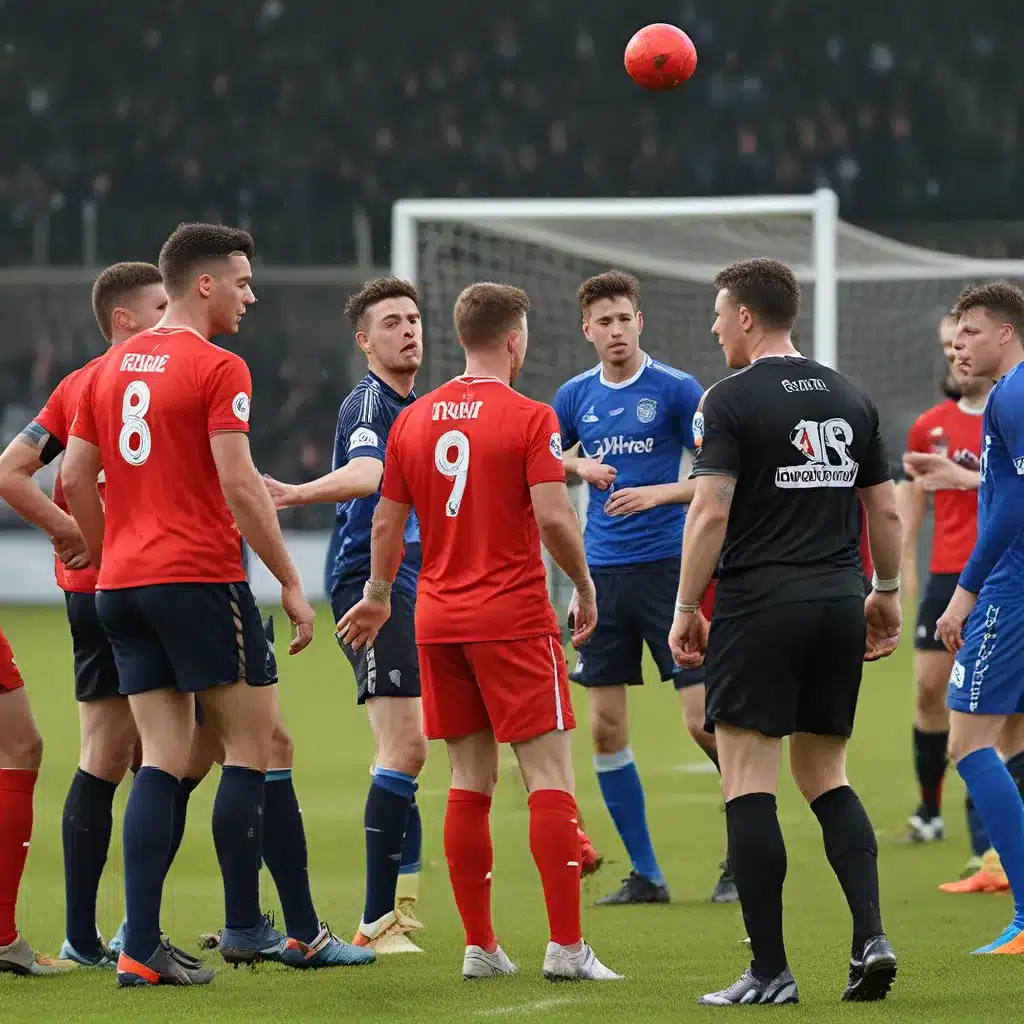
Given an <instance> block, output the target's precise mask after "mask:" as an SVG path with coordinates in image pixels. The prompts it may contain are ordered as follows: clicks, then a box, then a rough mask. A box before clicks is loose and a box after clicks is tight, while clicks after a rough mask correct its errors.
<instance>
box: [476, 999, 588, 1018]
mask: <svg viewBox="0 0 1024 1024" xmlns="http://www.w3.org/2000/svg"><path fill="white" fill-rule="evenodd" d="M577 1001H578V1000H576V999H541V1000H540V1001H539V1002H537V1003H523V1004H522V1005H521V1006H496V1007H494V1009H493V1010H477V1011H476V1016H477V1017H508V1016H513V1015H516V1014H524V1015H526V1014H531V1013H543V1012H544V1011H545V1010H553V1009H554V1008H555V1007H556V1006H568V1005H569V1004H570V1003H575V1002H577Z"/></svg>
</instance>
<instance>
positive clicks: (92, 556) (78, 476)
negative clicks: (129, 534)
mask: <svg viewBox="0 0 1024 1024" xmlns="http://www.w3.org/2000/svg"><path fill="white" fill-rule="evenodd" d="M102 468H103V460H102V459H101V458H100V450H99V448H97V447H96V445H94V444H92V443H91V442H90V441H86V440H83V439H82V438H80V437H75V436H74V435H72V436H71V437H69V438H68V447H67V451H66V452H65V453H64V461H63V463H62V464H61V467H60V480H61V486H62V487H63V488H64V498H65V499H66V501H67V503H68V508H69V509H70V511H71V515H72V516H73V517H74V521H75V523H76V524H77V525H78V529H80V530H81V531H82V536H83V537H84V538H85V547H86V550H87V551H88V553H89V561H90V562H92V564H93V565H95V566H99V564H100V560H101V559H102V557H103V530H104V527H105V519H104V514H103V502H102V500H101V499H100V489H99V485H98V484H97V482H96V480H97V478H98V477H99V475H100V470H101V469H102Z"/></svg>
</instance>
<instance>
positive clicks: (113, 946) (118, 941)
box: [107, 920, 128, 960]
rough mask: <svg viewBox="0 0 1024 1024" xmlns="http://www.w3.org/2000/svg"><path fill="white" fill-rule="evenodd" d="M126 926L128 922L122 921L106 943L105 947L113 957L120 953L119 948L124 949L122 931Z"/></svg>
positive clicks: (123, 931)
mask: <svg viewBox="0 0 1024 1024" xmlns="http://www.w3.org/2000/svg"><path fill="white" fill-rule="evenodd" d="M127 928H128V922H127V921H126V920H125V921H122V922H121V924H120V927H119V928H118V929H117V931H116V932H114V937H113V938H112V939H111V940H110V942H108V943H107V949H109V950H110V952H111V954H112V955H113V957H114V959H115V960H116V959H117V957H118V956H119V955H120V953H121V950H122V949H124V933H125V931H126V929H127Z"/></svg>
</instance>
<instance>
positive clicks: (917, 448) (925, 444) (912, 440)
mask: <svg viewBox="0 0 1024 1024" xmlns="http://www.w3.org/2000/svg"><path fill="white" fill-rule="evenodd" d="M907 451H908V452H929V451H931V444H930V443H929V439H928V423H927V421H926V420H925V414H922V415H920V416H918V417H917V419H916V420H914V422H913V423H912V424H911V427H910V430H908V431H907Z"/></svg>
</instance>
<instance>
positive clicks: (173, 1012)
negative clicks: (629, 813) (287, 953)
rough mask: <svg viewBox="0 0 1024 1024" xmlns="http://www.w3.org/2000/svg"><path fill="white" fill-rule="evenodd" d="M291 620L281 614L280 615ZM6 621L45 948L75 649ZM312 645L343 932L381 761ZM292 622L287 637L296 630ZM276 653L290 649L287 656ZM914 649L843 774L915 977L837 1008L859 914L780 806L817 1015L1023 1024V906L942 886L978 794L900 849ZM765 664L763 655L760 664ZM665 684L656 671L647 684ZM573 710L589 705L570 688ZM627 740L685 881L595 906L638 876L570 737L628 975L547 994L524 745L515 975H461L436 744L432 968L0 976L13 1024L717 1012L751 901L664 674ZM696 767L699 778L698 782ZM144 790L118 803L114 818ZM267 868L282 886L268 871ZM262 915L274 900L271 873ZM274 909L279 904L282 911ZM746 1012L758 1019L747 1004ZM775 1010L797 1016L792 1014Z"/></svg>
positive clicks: (186, 879) (45, 631)
mask: <svg viewBox="0 0 1024 1024" xmlns="http://www.w3.org/2000/svg"><path fill="white" fill-rule="evenodd" d="M278 621H280V618H279V620H278ZM0 624H2V625H3V628H4V631H5V632H6V633H7V635H8V636H9V638H10V640H11V642H12V644H13V645H14V649H15V651H16V653H17V657H18V661H19V664H20V665H21V668H22V670H23V672H24V675H25V677H26V679H27V680H28V685H29V687H30V693H31V698H32V703H33V707H34V710H35V714H36V717H37V719H38V721H39V725H40V729H41V731H42V733H43V736H44V739H45V743H46V753H45V759H44V766H43V771H42V774H41V777H40V781H39V787H38V789H37V791H36V827H35V835H34V837H33V843H32V849H31V854H30V857H29V864H28V871H27V875H26V879H25V883H24V886H23V889H22V895H21V902H20V906H19V920H20V926H21V928H22V930H23V931H24V932H25V934H26V935H27V936H28V937H29V939H30V941H32V942H33V943H35V944H36V945H37V946H38V947H40V948H43V949H44V950H47V951H49V952H53V953H55V952H56V950H57V947H58V945H59V943H60V941H61V938H62V936H63V905H64V898H63V872H62V870H61V849H60V814H61V806H62V804H63V800H64V795H65V791H66V787H67V783H68V780H69V778H70V776H71V774H72V772H73V771H74V768H75V762H76V757H77V751H78V738H77V737H78V733H77V724H76V715H75V705H74V700H73V698H72V683H71V652H70V644H69V639H68V633H67V627H66V624H65V622H64V619H63V613H62V611H61V610H59V609H20V608H5V609H0ZM318 627H319V632H318V635H317V637H316V639H315V640H314V643H313V646H312V647H311V648H309V649H308V650H307V651H306V652H305V653H303V654H302V655H299V656H298V657H295V658H288V657H287V655H285V654H284V652H283V650H281V651H280V652H279V657H280V661H281V667H282V679H283V683H282V685H281V704H282V709H283V715H284V719H285V722H286V723H287V725H288V727H289V729H290V730H291V731H292V733H293V735H294V737H295V740H296V766H295V783H296V788H297V790H298V793H299V799H300V802H301V805H302V809H303V813H304V816H305V823H306V830H307V834H308V837H309V848H310V871H311V875H312V879H313V887H314V896H315V899H316V901H317V906H318V908H319V912H320V915H321V917H323V918H325V919H326V920H327V921H329V922H330V923H331V924H332V926H333V927H334V929H335V930H336V931H337V932H338V933H339V934H340V935H342V936H344V937H346V938H348V937H350V935H351V933H352V931H353V929H354V928H355V926H356V925H357V924H358V921H359V914H360V911H361V909H362V887H363V835H362V812H363V801H364V798H365V793H366V787H367V784H368V781H369V777H368V766H369V763H370V759H371V757H372V754H373V747H372V743H371V741H370V737H369V733H368V729H367V726H366V722H365V716H364V713H363V712H362V711H361V710H359V709H357V708H356V706H355V704H354V701H353V686H352V682H351V678H350V676H349V672H348V670H347V666H346V663H345V661H344V659H343V658H342V656H341V654H340V653H339V651H338V650H337V648H336V646H335V643H334V639H333V636H332V629H331V627H332V623H331V621H330V612H329V610H328V609H323V611H322V613H321V616H320V619H319V622H318ZM284 632H285V631H284V630H281V631H280V633H284ZM279 646H281V645H280V644H279ZM909 647H910V642H909V638H908V639H907V640H906V641H905V642H904V645H903V647H902V648H901V649H900V651H899V652H897V654H896V655H894V656H893V657H892V658H891V659H889V660H888V661H885V662H883V663H880V664H878V665H874V666H869V667H868V668H867V671H866V677H865V683H864V689H863V696H862V701H861V709H860V715H859V719H858V729H857V732H856V734H855V736H854V740H853V744H852V748H851V757H850V774H851V779H852V782H853V784H854V786H855V787H856V788H857V790H858V791H859V792H860V795H861V797H862V798H863V800H864V803H865V804H866V806H867V808H868V811H869V813H870V814H871V817H872V820H873V821H874V823H875V827H876V829H877V830H878V831H879V848H880V864H881V875H882V904H883V912H884V919H885V923H886V929H887V931H888V934H889V936H890V938H891V939H892V942H893V944H894V946H895V947H896V951H897V954H898V956H899V958H900V960H899V976H898V977H897V980H896V984H895V986H894V989H893V991H892V993H891V995H890V998H889V1000H888V1001H887V1002H886V1003H884V1004H882V1005H874V1006H857V1005H846V1004H840V1003H839V992H840V990H841V989H842V986H843V983H844V980H845V972H846V959H847V956H848V953H849V920H848V914H847V910H846V905H845V903H844V901H843V898H842V894H841V892H840V890H839V886H838V884H837V883H836V881H835V878H834V876H833V875H832V873H831V871H830V870H829V867H828V864H827V862H826V860H825V856H824V853H823V851H822V847H821V840H820V832H819V830H818V826H817V823H816V821H815V819H814V816H813V815H812V814H811V812H810V811H809V810H808V809H807V807H806V806H805V805H804V804H803V803H802V801H801V800H800V798H799V796H798V794H797V793H796V791H795V789H794V787H793V786H792V784H791V783H789V782H788V781H787V782H786V783H785V784H784V785H783V787H782V792H781V796H780V814H781V817H782V825H783V831H784V833H785V836H786V842H787V846H788V850H789V875H788V880H787V885H786V918H785V921H786V933H787V936H788V940H789V945H788V951H789V956H790V962H791V965H792V968H793V972H794V974H795V975H796V978H797V981H798V983H799V986H800V997H801V1001H802V1003H801V1006H800V1007H798V1008H793V1009H792V1010H786V1011H781V1012H783V1013H787V1014H788V1013H792V1014H793V1015H794V1016H798V1017H800V1018H801V1019H803V1020H806V1021H826V1020H827V1021H830V1022H834V1021H836V1020H840V1019H844V1020H852V1019H858V1018H859V1019H867V1018H868V1017H870V1018H872V1019H886V1020H892V1021H900V1022H911V1021H921V1022H924V1021H928V1022H932V1024H934V1022H936V1021H985V1022H987V1024H995V1022H1000V1021H1018V1022H1019V1021H1020V1020H1021V1019H1022V1018H1024V1011H1022V1010H1021V1005H1022V1004H1021V995H1022V991H1024V986H1022V984H1021V981H1022V978H1024V975H1022V972H1021V967H1022V965H1021V963H1020V961H1018V960H1016V959H1015V958H1013V957H972V956H970V955H969V951H970V950H971V949H972V948H974V947H975V946H977V945H980V944H981V943H983V942H987V941H989V940H990V939H992V938H994V937H995V936H996V935H997V934H998V933H999V932H1000V931H1001V930H1002V928H1003V927H1004V926H1005V925H1006V923H1007V922H1008V920H1009V918H1010V916H1011V913H1012V911H1011V903H1010V901H1009V899H1008V898H1007V897H1006V896H1001V895H1000V896H961V897H957V896H947V895H944V894H941V893H939V892H937V890H936V886H937V884H938V883H939V882H943V881H947V880H948V879H950V878H954V877H956V875H957V873H958V871H959V870H960V868H961V866H962V865H963V863H964V860H965V858H966V854H967V849H966V839H965V835H964V824H963V820H962V819H963V810H962V792H963V791H962V787H961V785H960V782H959V780H958V779H957V778H956V777H955V773H951V776H950V779H949V784H948V786H947V797H946V804H947V806H946V820H947V823H948V826H949V830H950V832H951V836H950V838H949V839H948V840H947V841H946V842H944V843H940V844H937V845H935V846H931V847H928V848H916V847H911V846H908V845H905V844H902V843H899V842H898V841H897V839H898V838H899V836H900V835H901V834H902V831H903V821H904V819H905V817H906V815H907V814H908V813H909V812H910V810H912V807H913V804H914V797H915V793H914V788H913V780H912V770H911V760H910V757H911V751H910V721H911V708H912V701H913V696H912V685H911V676H910V650H909ZM765 669H766V671H769V670H770V666H765ZM652 678H653V677H652ZM573 696H574V699H575V702H576V708H577V714H578V715H579V717H580V718H581V720H584V721H585V718H586V698H585V696H584V694H583V693H582V692H581V691H580V690H579V688H574V692H573ZM630 710H631V715H632V743H633V748H634V750H635V752H636V756H637V760H638V763H639V767H640V771H641V774H642V777H643V780H644V785H645V789H646V793H647V810H648V817H649V820H650V823H651V828H652V831H653V834H654V841H655V847H656V849H657V851H658V854H659V857H660V859H661V863H662V866H663V868H664V870H665V873H666V875H667V877H668V880H669V883H670V885H671V887H672V895H673V902H672V903H671V905H669V906H665V907H636V908H602V909H596V908H594V907H593V906H592V905H591V904H592V902H593V900H594V899H595V898H596V897H598V896H600V895H603V894H604V893H606V892H607V891H609V890H610V889H611V888H613V887H614V886H615V885H616V883H617V881H618V879H619V878H620V877H621V876H622V875H623V874H625V872H626V870H627V865H626V863H625V859H624V854H623V850H622V848H621V846H620V845H619V842H618V840H617V838H616V836H615V833H614V830H613V827H612V825H611V822H610V820H609V819H608V816H607V813H606V812H605V810H604V808H603V805H602V803H601V799H600V795H599V793H598V789H597V785H596V782H595V780H594V776H593V772H592V770H591V768H590V752H589V743H588V738H587V735H586V730H585V729H583V730H580V731H579V732H578V733H577V734H576V736H575V744H574V747H575V754H576V768H577V773H578V796H579V802H580V806H581V809H582V811H583V813H584V815H585V817H586V822H587V825H588V829H589V831H590V835H591V837H592V838H593V840H594V842H595V843H596V845H597V846H598V848H599V850H601V852H602V853H603V854H604V855H605V866H604V868H603V869H602V871H601V872H600V873H599V874H598V875H597V876H596V878H594V879H592V880H588V881H587V882H586V884H585V887H584V912H583V921H584V933H585V935H586V937H587V939H588V940H589V941H590V942H591V943H592V944H593V946H594V947H595V949H596V950H597V951H598V953H599V955H600V956H601V957H602V959H603V960H604V961H605V962H606V963H608V964H609V965H610V966H611V967H613V968H614V969H616V970H617V971H620V972H621V973H624V974H625V975H626V980H625V981H624V982H621V983H618V984H614V983H606V984H591V985H587V984H563V985H552V984H549V983H548V982H546V981H545V980H544V979H543V976H542V975H541V971H540V966H541V959H542V957H543V952H544V943H545V941H546V939H547V934H546V929H545V919H544V908H543V904H542V901H541V893H540V885H539V882H538V878H537V875H536V870H535V868H534V865H533V862H532V860H531V859H530V856H529V851H528V846H527V812H526V801H525V795H524V793H523V790H522V786H521V783H520V781H519V779H518V776H517V774H516V773H515V771H514V769H513V766H512V760H511V754H510V753H507V754H505V755H503V768H502V779H501V782H500V784H499V787H498V791H497V793H496V796H495V802H494V810H493V814H492V824H493V834H494V846H495V869H494V915H495V926H496V928H497V930H498V934H499V935H500V937H501V941H502V945H503V946H504V948H505V949H506V951H507V952H508V953H509V954H510V956H511V957H512V958H513V959H514V960H515V961H516V962H517V963H518V964H519V966H520V970H521V973H520V974H519V975H518V976H517V977H513V978H501V979H496V980H494V981H488V982H478V983H475V984H470V983H464V982H463V981H462V978H461V974H460V968H461V963H462V946H463V936H462V931H461V928H460V925H459V920H458V916H457V914H456V911H455V905H454V902H453V900H452V896H451V892H450V889H449V886H448V878H447V872H446V868H445V863H444V856H443V853H442V848H441V825H442V816H443V811H444V801H445V790H446V785H447V773H448V765H447V761H446V758H445V755H444V750H443V749H442V748H441V747H440V745H438V744H434V745H432V748H431V752H430V757H429V759H428V764H427V768H426V771H425V773H424V776H423V778H422V779H421V788H420V792H419V801H420V804H421V807H422V812H423V823H424V860H425V867H424V872H423V877H422V892H421V903H420V908H421V911H422V913H421V917H422V918H423V919H424V921H425V923H426V925H427V931H426V932H425V933H424V935H423V938H422V940H421V941H422V944H423V947H424V949H425V950H426V952H425V954H424V955H423V956H405V957H391V958H388V957H382V958H381V959H380V960H378V961H377V963H376V964H373V965H371V966H370V967H367V968H361V969H351V968H350V969H337V970H332V971H323V972H316V973H313V972H307V973H304V974H299V973H296V972H291V971H289V970H287V969H286V968H283V967H279V966H277V965H263V966H261V967H260V968H259V969H258V970H256V971H255V972H250V971H248V970H245V969H241V970H238V971H234V970H229V969H228V968H226V966H225V965H224V964H222V963H219V958H212V961H211V962H215V963H217V978H216V979H215V981H214V983H213V984H212V985H210V986H209V987H207V988H197V989H160V990H146V991H136V990H131V991H119V990H118V989H117V988H116V986H115V983H114V978H113V975H112V974H110V973H95V972H87V971H76V972H74V973H73V974H72V975H69V976H62V977H56V978H39V979H32V978H27V979H23V978H14V977H11V976H8V975H0V1021H2V1022H3V1024H14V1022H23V1021H59V1022H61V1024H73V1022H77V1021H103V1022H107V1024H118V1022H121V1021H125V1022H129V1021H130V1022H133V1024H137V1022H140V1021H144V1022H146V1024H159V1022H163V1021H182V1022H184V1021H196V1022H203V1024H207V1022H217V1024H228V1022H250V1021H286V1020H287V1021H295V1022H299V1021H327V1020H330V1021H334V1022H337V1021H348V1020H353V1021H354V1020H367V1019H370V1018H377V1019H386V1020H389V1021H394V1022H404V1021H430V1022H431V1024H440V1022H442V1021H455V1020H458V1021H461V1022H463V1024H468V1022H471V1021H474V1020H477V1019H480V1020H483V1019H486V1018H497V1019H508V1018H517V1017H533V1018H535V1019H537V1020H547V1021H587V1022H597V1021H614V1022H617V1024H621V1022H623V1021H660V1020H666V1021H667V1020H672V1021H690V1020H704V1019H707V1018H708V1017H709V1016H713V1015H714V1014H715V1013H716V1012H726V1011H716V1010H715V1009H699V1008H697V1007H696V1006H695V1004H694V1000H695V999H696V997H697V996H698V995H700V994H701V993H702V992H706V991H708V990H711V989H715V988H719V987H722V986H724V985H726V984H728V983H730V982H732V981H733V980H734V979H735V978H736V977H737V976H738V975H739V973H740V972H741V971H742V969H743V968H744V966H745V965H746V962H747V959H748V953H747V947H745V946H742V945H741V944H740V940H741V939H742V937H743V934H744V932H743V926H742V921H741V918H740V913H739V910H738V909H737V908H736V907H734V906H711V905H709V904H708V903H707V902H706V900H707V896H708V894H709V892H710V890H711V887H712V884H713V882H714V880H715V878H716V876H717V865H718V862H719V860H720V859H721V856H722V851H723V845H724V827H725V817H724V815H723V813H722V810H721V797H720V791H719V786H718V779H717V776H715V775H711V774H707V772H706V771H704V770H703V769H704V768H705V764H704V758H703V755H701V754H700V753H699V752H698V751H697V750H696V748H695V747H694V746H693V744H692V742H691V741H690V740H689V738H688V737H687V736H686V735H685V733H684V730H683V727H682V722H681V717H680V714H679V709H678V704H677V702H676V697H675V694H674V693H673V691H672V689H671V687H669V686H667V685H663V684H661V683H658V682H654V681H652V682H650V683H648V685H647V686H646V687H644V688H643V689H642V690H638V691H637V692H634V693H632V694H631V705H630ZM695 769H696V770H695ZM215 788H216V778H215V777H211V778H210V779H208V780H207V781H206V782H205V783H204V785H203V786H202V787H201V788H200V789H199V790H198V791H197V793H196V794H195V795H194V796H193V799H192V803H191V806H190V809H189V824H188V829H187V832H186V836H185V842H184V845H183V846H182V848H181V852H180V854H179V856H178V859H177V862H176V864H175V866H174V870H173V872H172V874H171V876H170V879H169V881H168V886H167V889H166V892H165V899H164V911H163V924H164V927H165V929H166V930H167V931H168V932H169V933H170V934H171V936H172V937H173V938H174V939H175V941H177V942H178V943H179V944H180V945H182V946H185V947H186V948H191V949H194V948H195V945H194V944H195V938H196V936H197V935H198V934H199V933H200V932H201V931H206V930H210V929H214V928H217V927H219V926H220V924H221V923H222V914H223V904H222V901H221V891H220V877H219V873H218V870H217V863H216V860H215V858H214V852H213V844H212V840H211V838H210V814H211V809H212V805H213V795H214V790H215ZM126 795H127V785H123V786H122V787H121V789H120V790H119V791H118V797H117V803H116V805H115V820H118V819H119V818H120V812H121V810H122V809H123V807H124V801H125V798H126ZM264 874H265V875H266V873H264ZM264 893H265V900H264V902H265V907H266V909H274V908H275V904H276V896H275V894H274V890H273V886H272V884H271V883H270V881H269V877H265V879H264ZM278 913H279V911H278ZM121 915H122V896H121V856H120V832H119V828H118V827H117V826H115V836H114V840H113V843H112V846H111V857H110V861H109V863H108V866H107V873H106V876H105V880H104V884H103V888H102V890H101V893H100V924H101V927H102V929H103V930H104V933H105V934H106V935H108V936H109V935H110V934H111V933H112V932H113V930H114V929H115V928H116V927H117V925H118V923H119V921H120V919H121ZM731 1012H737V1013H739V1014H746V1013H751V1012H757V1011H745V1010H739V1011H731ZM775 1012H780V1011H775Z"/></svg>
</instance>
